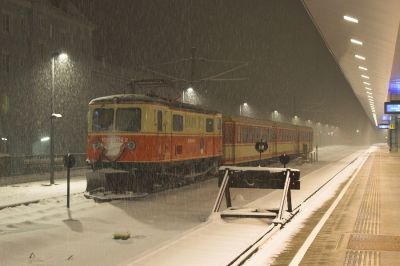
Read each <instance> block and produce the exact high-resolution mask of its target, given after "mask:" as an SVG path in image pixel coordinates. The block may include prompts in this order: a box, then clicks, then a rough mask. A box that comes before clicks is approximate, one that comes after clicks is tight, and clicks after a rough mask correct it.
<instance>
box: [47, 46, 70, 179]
mask: <svg viewBox="0 0 400 266" xmlns="http://www.w3.org/2000/svg"><path fill="white" fill-rule="evenodd" d="M56 59H59V60H60V61H61V62H64V61H66V60H67V59H68V55H67V54H66V53H61V52H55V53H53V54H52V55H51V116H50V185H53V184H54V119H56V118H60V117H62V115H61V114H56V113H55V112H54V69H55V61H56Z"/></svg>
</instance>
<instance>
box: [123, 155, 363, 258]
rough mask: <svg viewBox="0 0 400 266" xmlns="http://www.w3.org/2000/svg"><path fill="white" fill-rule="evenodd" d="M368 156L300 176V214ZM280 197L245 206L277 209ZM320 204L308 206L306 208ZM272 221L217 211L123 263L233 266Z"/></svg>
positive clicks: (297, 201) (297, 200)
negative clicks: (322, 189) (315, 196)
mask: <svg viewBox="0 0 400 266" xmlns="http://www.w3.org/2000/svg"><path fill="white" fill-rule="evenodd" d="M367 157H368V154H367V152H366V151H365V150H364V151H358V152H356V153H353V154H351V155H350V156H347V157H345V158H344V159H341V160H338V161H336V162H333V163H330V164H327V165H326V166H324V167H322V168H320V169H318V170H316V171H313V172H311V173H309V174H308V175H306V176H304V177H301V184H302V185H301V190H294V191H292V203H293V206H295V207H297V209H299V210H300V213H299V215H301V212H302V211H303V209H302V208H303V204H304V201H305V200H307V199H308V198H309V197H310V196H311V195H313V194H314V193H315V191H317V190H319V189H320V187H321V186H322V185H324V184H328V183H329V184H330V187H329V188H328V193H326V194H325V195H323V196H321V197H320V198H319V199H318V202H319V204H323V203H324V202H326V201H328V200H329V199H330V198H331V197H332V196H333V195H335V191H336V190H337V189H338V188H339V187H340V186H341V185H342V184H343V183H345V182H346V181H348V180H349V178H350V177H351V176H352V174H353V173H354V172H355V171H356V169H358V167H359V166H360V165H361V164H362V162H363V160H365V158H367ZM326 187H327V186H325V188H326ZM281 199H282V191H281V190H276V191H274V192H272V193H269V194H267V195H266V196H264V197H261V198H259V199H257V200H255V201H253V202H251V203H249V204H247V205H246V206H245V207H247V208H264V209H267V210H268V209H274V208H276V207H277V206H279V205H280V201H281ZM318 207H319V205H314V206H309V207H308V208H309V210H307V211H310V210H311V208H314V209H317V208H318ZM307 211H306V213H307ZM272 224H273V223H272V219H260V218H240V217H229V218H225V217H223V215H221V213H214V214H213V215H211V217H210V218H209V220H208V221H207V222H206V223H205V224H202V225H200V226H198V227H197V228H195V229H193V230H191V231H189V232H187V233H185V234H184V235H182V236H181V237H179V238H177V239H175V240H174V241H171V242H170V243H168V244H166V245H163V246H161V247H158V248H156V249H154V250H152V251H148V252H147V253H146V254H145V255H143V256H141V257H139V258H136V259H133V260H131V261H127V262H126V263H124V264H123V265H230V264H231V263H232V262H234V261H235V260H236V259H237V258H238V257H239V256H240V255H241V254H242V253H244V252H246V250H249V249H251V248H252V246H253V245H254V244H255V243H257V241H258V240H259V239H260V238H262V237H263V236H264V235H265V234H267V233H268V232H269V231H270V230H271V226H272ZM263 265H265V264H263Z"/></svg>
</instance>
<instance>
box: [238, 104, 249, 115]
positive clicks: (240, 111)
mask: <svg viewBox="0 0 400 266" xmlns="http://www.w3.org/2000/svg"><path fill="white" fill-rule="evenodd" d="M242 105H243V107H247V106H248V105H247V103H243V104H241V105H239V115H240V116H242V112H243V110H242Z"/></svg>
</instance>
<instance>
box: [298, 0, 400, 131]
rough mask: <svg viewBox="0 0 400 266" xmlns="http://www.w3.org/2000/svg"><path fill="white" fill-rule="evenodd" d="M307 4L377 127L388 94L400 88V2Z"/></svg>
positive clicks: (327, 1) (342, 0)
mask: <svg viewBox="0 0 400 266" xmlns="http://www.w3.org/2000/svg"><path fill="white" fill-rule="evenodd" d="M303 4H304V7H305V8H306V10H307V12H308V13H309V15H310V17H311V19H312V21H313V22H314V24H315V26H316V28H317V29H318V31H319V32H320V34H321V36H322V38H323V39H324V41H325V43H326V45H327V47H328V49H329V50H330V52H331V53H332V55H333V57H334V58H335V60H336V62H337V63H338V65H339V67H340V68H341V70H342V72H343V74H344V76H345V77H346V79H347V80H348V82H349V84H350V85H351V87H352V89H353V91H354V93H355V95H356V96H357V98H358V99H359V101H360V103H361V105H362V106H363V108H364V110H365V112H366V113H367V115H368V117H369V118H370V119H371V121H372V122H373V123H374V124H375V125H376V126H377V125H378V123H379V122H380V119H381V117H382V114H383V110H384V109H383V108H384V106H383V105H384V102H385V101H386V100H387V99H388V92H389V91H390V93H393V90H398V91H400V36H399V21H400V1H399V0H385V1H379V0H323V1H320V0H303ZM397 93H398V92H397Z"/></svg>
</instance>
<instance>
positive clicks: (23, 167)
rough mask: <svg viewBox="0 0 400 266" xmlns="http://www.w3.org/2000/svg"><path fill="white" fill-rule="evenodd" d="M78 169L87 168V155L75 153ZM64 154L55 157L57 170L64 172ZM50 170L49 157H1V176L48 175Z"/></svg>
mask: <svg viewBox="0 0 400 266" xmlns="http://www.w3.org/2000/svg"><path fill="white" fill-rule="evenodd" d="M73 155H74V156H75V159H76V167H78V168H87V167H88V165H87V164H86V157H87V156H86V153H74V154H73ZM63 158H64V154H57V155H55V169H56V170H62V169H63V168H64V162H63ZM49 170H50V156H49V155H6V154H4V155H1V156H0V176H13V175H24V174H35V173H47V172H49Z"/></svg>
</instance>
